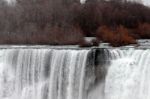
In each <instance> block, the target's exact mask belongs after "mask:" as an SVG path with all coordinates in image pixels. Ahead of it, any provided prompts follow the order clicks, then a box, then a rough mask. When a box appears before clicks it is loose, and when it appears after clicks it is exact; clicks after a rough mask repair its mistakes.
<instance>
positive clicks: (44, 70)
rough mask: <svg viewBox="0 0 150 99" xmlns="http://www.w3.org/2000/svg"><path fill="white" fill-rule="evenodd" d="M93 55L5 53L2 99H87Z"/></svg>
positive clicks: (0, 58) (0, 55) (1, 54)
mask: <svg viewBox="0 0 150 99" xmlns="http://www.w3.org/2000/svg"><path fill="white" fill-rule="evenodd" d="M89 52H90V50H69V49H68V50H57V49H1V50H0V99H86V95H85V94H86V93H85V92H84V90H85V87H84V83H85V79H84V78H86V77H85V72H86V65H87V64H86V63H87V56H88V54H89Z"/></svg>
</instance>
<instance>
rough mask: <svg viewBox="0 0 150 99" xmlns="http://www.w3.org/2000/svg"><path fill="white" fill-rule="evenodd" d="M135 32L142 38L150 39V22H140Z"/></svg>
mask: <svg viewBox="0 0 150 99" xmlns="http://www.w3.org/2000/svg"><path fill="white" fill-rule="evenodd" d="M135 32H136V34H137V35H139V37H140V38H142V39H150V24H149V23H143V24H139V26H138V28H136V30H135Z"/></svg>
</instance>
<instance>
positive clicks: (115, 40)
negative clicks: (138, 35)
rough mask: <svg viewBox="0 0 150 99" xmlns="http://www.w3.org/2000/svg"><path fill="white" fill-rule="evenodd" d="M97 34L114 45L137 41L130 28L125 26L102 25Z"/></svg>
mask: <svg viewBox="0 0 150 99" xmlns="http://www.w3.org/2000/svg"><path fill="white" fill-rule="evenodd" d="M96 35H97V37H98V38H99V39H100V40H102V41H104V42H108V43H110V44H111V45H113V46H123V45H128V44H135V43H136V41H135V39H134V38H133V37H132V36H131V35H130V33H129V30H128V29H127V28H125V27H123V26H119V27H117V28H116V29H111V28H109V27H107V26H102V27H100V28H99V29H98V30H97V33H96Z"/></svg>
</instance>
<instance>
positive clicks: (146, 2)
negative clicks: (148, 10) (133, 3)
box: [142, 0, 150, 6]
mask: <svg viewBox="0 0 150 99" xmlns="http://www.w3.org/2000/svg"><path fill="white" fill-rule="evenodd" d="M142 1H143V3H144V4H145V5H149V6H150V0H142Z"/></svg>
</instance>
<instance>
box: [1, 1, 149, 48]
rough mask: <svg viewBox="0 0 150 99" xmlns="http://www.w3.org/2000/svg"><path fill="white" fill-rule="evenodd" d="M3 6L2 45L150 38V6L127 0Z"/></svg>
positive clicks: (116, 43) (122, 42)
mask: <svg viewBox="0 0 150 99" xmlns="http://www.w3.org/2000/svg"><path fill="white" fill-rule="evenodd" d="M0 9H1V10H0V43H1V44H53V45H64V44H81V45H84V44H85V45H86V42H85V41H84V37H85V36H96V37H97V40H96V42H99V41H104V42H111V43H112V45H113V46H120V45H125V44H131V43H136V42H135V39H139V38H150V29H149V28H150V8H149V7H147V6H144V5H142V4H139V3H136V2H129V1H126V0H109V1H108V0H87V1H86V2H85V4H81V3H80V0H16V4H15V5H8V4H7V3H6V2H3V1H1V2H0ZM114 35H115V36H114Z"/></svg>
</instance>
